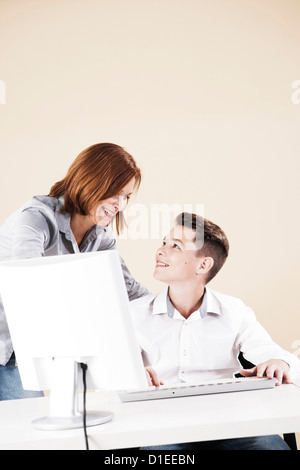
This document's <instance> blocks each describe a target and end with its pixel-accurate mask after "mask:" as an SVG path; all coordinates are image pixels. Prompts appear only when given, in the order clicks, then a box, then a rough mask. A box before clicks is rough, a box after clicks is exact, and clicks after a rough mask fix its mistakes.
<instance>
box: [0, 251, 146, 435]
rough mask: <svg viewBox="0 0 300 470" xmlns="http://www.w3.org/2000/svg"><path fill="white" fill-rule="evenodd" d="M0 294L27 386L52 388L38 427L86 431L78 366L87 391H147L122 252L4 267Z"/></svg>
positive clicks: (97, 418)
mask: <svg viewBox="0 0 300 470" xmlns="http://www.w3.org/2000/svg"><path fill="white" fill-rule="evenodd" d="M0 294H1V297H2V302H3V305H4V309H5V313H6V317H7V321H8V326H9V330H10V333H11V337H12V342H13V347H14V351H15V354H16V360H17V363H18V366H19V371H20V376H21V380H22V384H23V388H24V389H29V390H50V410H49V416H47V417H45V418H42V419H39V420H37V421H35V422H34V425H35V427H38V428H39V429H63V428H73V427H80V426H82V417H81V414H80V413H79V412H78V405H77V394H78V388H80V380H79V378H80V372H79V365H78V364H79V363H85V364H87V366H88V370H87V386H88V388H89V389H105V390H122V389H123V390H124V389H136V388H141V387H145V386H147V382H146V375H145V372H144V367H143V363H142V358H141V355H140V349H139V346H138V342H137V339H136V336H135V332H134V329H133V325H132V322H131V317H130V312H129V300H128V294H127V290H126V286H125V281H124V277H123V272H122V268H121V263H120V258H119V255H118V253H117V251H115V250H108V251H102V252H95V253H80V254H74V255H60V256H52V257H41V258H35V259H25V260H13V261H4V262H1V263H0ZM111 418H112V415H111V414H107V413H104V414H101V413H96V414H91V415H90V416H88V415H87V421H86V422H87V425H96V424H100V423H102V422H106V421H108V420H110V419H111Z"/></svg>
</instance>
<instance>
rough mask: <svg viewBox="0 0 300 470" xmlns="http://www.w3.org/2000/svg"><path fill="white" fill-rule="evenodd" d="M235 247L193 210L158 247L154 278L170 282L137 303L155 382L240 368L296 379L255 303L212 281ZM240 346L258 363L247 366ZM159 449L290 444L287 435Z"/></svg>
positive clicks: (296, 364) (294, 366)
mask: <svg viewBox="0 0 300 470" xmlns="http://www.w3.org/2000/svg"><path fill="white" fill-rule="evenodd" d="M228 252H229V243H228V240H227V237H226V235H225V233H224V232H223V230H222V229H221V228H220V227H218V226H217V225H216V224H214V223H212V222H211V221H209V220H207V219H204V218H202V217H200V216H197V215H195V214H189V213H182V214H180V215H179V216H178V217H177V218H176V225H175V227H174V228H173V229H172V230H171V232H170V234H169V235H168V236H166V237H165V238H164V240H163V244H162V246H161V247H160V248H159V249H158V250H157V252H156V267H155V271H154V277H155V278H156V279H158V280H160V281H162V282H164V283H166V284H167V287H166V288H165V289H164V290H163V291H162V292H161V293H159V294H158V295H153V294H149V295H146V296H145V297H142V298H140V299H136V300H134V301H132V302H131V311H132V315H133V321H134V325H135V329H136V331H137V333H138V338H139V343H140V347H141V350H142V356H143V361H144V365H145V367H146V370H147V374H148V380H149V384H154V385H159V384H160V383H167V384H170V383H176V382H195V383H196V382H199V381H201V380H208V379H217V378H228V377H231V376H233V375H234V374H236V373H240V374H242V375H244V376H250V375H257V376H258V377H261V376H263V375H266V376H267V377H269V378H272V377H276V378H277V384H278V385H280V384H281V383H283V382H285V383H290V373H291V372H293V370H294V371H297V372H298V371H300V361H299V360H298V359H297V358H296V356H295V355H293V354H291V353H288V352H287V351H284V350H283V349H282V348H280V347H279V346H278V345H277V344H275V343H274V342H273V341H272V339H271V338H270V336H269V335H268V333H267V332H266V331H265V330H264V328H263V327H262V326H261V325H260V324H259V323H258V322H257V320H256V318H255V315H254V313H253V311H252V310H251V309H250V308H249V307H246V306H245V304H244V303H243V302H242V301H241V300H239V299H237V298H234V297H230V296H228V295H224V294H221V293H219V292H216V291H214V290H212V289H210V288H208V287H207V284H208V283H209V281H211V280H212V279H213V278H214V277H215V276H216V274H217V273H218V272H219V270H220V269H221V267H222V266H223V264H224V262H225V260H226V258H227V256H228ZM240 353H243V356H244V358H245V359H246V360H248V361H249V362H251V363H253V364H256V366H255V367H253V368H251V369H241V363H240V362H239V354H240ZM156 448H157V447H156ZM158 448H159V449H170V448H171V449H186V450H191V449H286V450H288V449H289V447H288V446H287V445H286V443H285V442H284V441H283V439H281V438H280V437H279V436H263V437H254V438H243V439H229V440H228V439H227V440H225V441H212V442H201V443H190V444H189V443H185V444H176V445H173V446H163V447H162V446H160V447H158ZM144 449H145V448H144ZM147 449H153V447H151V448H150V447H149V448H147Z"/></svg>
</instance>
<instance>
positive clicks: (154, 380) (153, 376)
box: [145, 366, 163, 387]
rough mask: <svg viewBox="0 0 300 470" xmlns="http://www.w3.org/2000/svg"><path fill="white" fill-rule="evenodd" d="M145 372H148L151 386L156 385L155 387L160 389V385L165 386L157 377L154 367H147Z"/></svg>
mask: <svg viewBox="0 0 300 470" xmlns="http://www.w3.org/2000/svg"><path fill="white" fill-rule="evenodd" d="M145 371H146V377H147V382H148V385H151V386H153V385H155V387H159V386H160V385H163V382H160V380H159V378H158V376H157V373H156V372H155V370H154V369H153V368H152V367H149V366H147V367H145Z"/></svg>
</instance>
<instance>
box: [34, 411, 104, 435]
mask: <svg viewBox="0 0 300 470" xmlns="http://www.w3.org/2000/svg"><path fill="white" fill-rule="evenodd" d="M112 418H113V413H111V412H110V411H100V412H94V413H93V412H87V414H86V426H98V425H99V424H104V423H107V422H108V421H111V420H112ZM32 424H33V427H34V428H35V429H40V430H42V431H59V430H63V429H76V428H83V414H81V413H80V414H77V415H74V416H66V417H55V416H45V417H43V418H39V419H36V420H34V421H32Z"/></svg>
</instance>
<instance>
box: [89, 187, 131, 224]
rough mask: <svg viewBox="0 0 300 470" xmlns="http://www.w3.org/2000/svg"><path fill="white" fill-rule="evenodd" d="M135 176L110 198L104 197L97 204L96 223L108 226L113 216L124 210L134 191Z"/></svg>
mask: <svg viewBox="0 0 300 470" xmlns="http://www.w3.org/2000/svg"><path fill="white" fill-rule="evenodd" d="M134 184H135V178H132V179H131V180H130V181H129V183H127V184H126V186H124V187H123V188H122V189H121V190H120V192H119V193H118V194H116V195H115V196H113V197H110V198H108V199H104V200H103V201H100V202H99V204H97V207H96V210H95V212H94V214H95V223H96V224H97V225H100V226H101V227H106V226H107V225H108V224H109V223H110V222H111V220H112V218H113V217H114V216H115V215H116V214H117V213H118V212H119V211H123V210H124V209H125V208H126V206H127V203H128V200H129V197H130V195H131V194H132V193H133V189H134Z"/></svg>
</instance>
